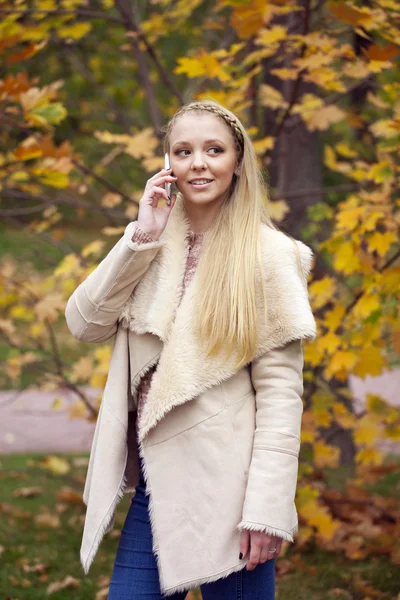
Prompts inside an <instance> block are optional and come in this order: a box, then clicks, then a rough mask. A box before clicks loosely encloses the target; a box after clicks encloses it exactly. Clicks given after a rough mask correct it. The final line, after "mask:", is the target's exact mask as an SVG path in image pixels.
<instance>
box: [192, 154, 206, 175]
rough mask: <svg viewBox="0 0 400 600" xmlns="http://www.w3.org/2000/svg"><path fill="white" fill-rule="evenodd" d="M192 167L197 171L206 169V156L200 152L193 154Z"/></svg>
mask: <svg viewBox="0 0 400 600" xmlns="http://www.w3.org/2000/svg"><path fill="white" fill-rule="evenodd" d="M191 168H192V169H194V170H195V171H197V170H204V169H206V168H207V165H206V163H205V161H204V157H203V155H202V154H201V153H200V152H198V153H194V154H193V159H192V166H191Z"/></svg>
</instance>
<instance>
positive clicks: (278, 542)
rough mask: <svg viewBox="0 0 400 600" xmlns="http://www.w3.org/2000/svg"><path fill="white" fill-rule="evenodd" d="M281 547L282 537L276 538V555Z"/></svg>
mask: <svg viewBox="0 0 400 600" xmlns="http://www.w3.org/2000/svg"><path fill="white" fill-rule="evenodd" d="M281 548H282V538H278V539H277V540H276V552H275V556H278V554H279V553H280V551H281Z"/></svg>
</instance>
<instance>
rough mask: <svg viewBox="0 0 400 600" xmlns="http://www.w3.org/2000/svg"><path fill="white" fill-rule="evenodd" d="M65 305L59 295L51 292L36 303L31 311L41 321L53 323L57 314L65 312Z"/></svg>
mask: <svg viewBox="0 0 400 600" xmlns="http://www.w3.org/2000/svg"><path fill="white" fill-rule="evenodd" d="M65 305H66V301H65V299H64V298H63V296H62V295H61V294H59V293H58V292H51V293H49V294H47V295H46V296H45V297H44V298H43V299H42V300H40V301H39V302H37V303H36V304H35V306H34V308H33V310H34V311H35V313H36V315H37V316H38V318H39V319H40V320H41V321H44V320H45V319H46V320H47V321H49V322H50V323H53V322H54V321H56V319H57V318H58V316H59V312H60V311H64V310H65Z"/></svg>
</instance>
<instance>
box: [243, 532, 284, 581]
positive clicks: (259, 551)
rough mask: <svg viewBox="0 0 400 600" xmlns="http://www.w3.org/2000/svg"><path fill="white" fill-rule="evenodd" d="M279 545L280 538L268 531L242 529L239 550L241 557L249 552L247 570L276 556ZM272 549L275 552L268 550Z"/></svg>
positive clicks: (280, 542) (280, 544)
mask: <svg viewBox="0 0 400 600" xmlns="http://www.w3.org/2000/svg"><path fill="white" fill-rule="evenodd" d="M281 546H282V538H280V537H277V536H275V535H271V534H270V533H263V532H262V531H248V530H247V529H245V530H244V531H242V537H241V538H240V552H241V553H242V554H243V558H246V556H247V553H248V552H250V559H249V562H248V563H247V565H246V569H247V571H253V569H255V568H256V566H257V565H258V564H261V563H265V562H267V560H270V559H271V558H276V557H277V556H278V554H279V552H280V551H281ZM274 549H276V552H269V550H274Z"/></svg>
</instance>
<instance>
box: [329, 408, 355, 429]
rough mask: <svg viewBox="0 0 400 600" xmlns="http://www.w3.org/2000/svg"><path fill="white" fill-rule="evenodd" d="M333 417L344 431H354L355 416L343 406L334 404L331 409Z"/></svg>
mask: <svg viewBox="0 0 400 600" xmlns="http://www.w3.org/2000/svg"><path fill="white" fill-rule="evenodd" d="M332 409H333V416H334V419H335V421H337V422H338V423H339V425H340V426H341V427H343V428H344V429H354V427H355V426H356V418H355V416H354V415H353V414H352V413H351V412H349V411H348V410H347V408H346V407H345V406H343V404H339V403H338V402H336V403H335V404H334V405H333V407H332Z"/></svg>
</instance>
